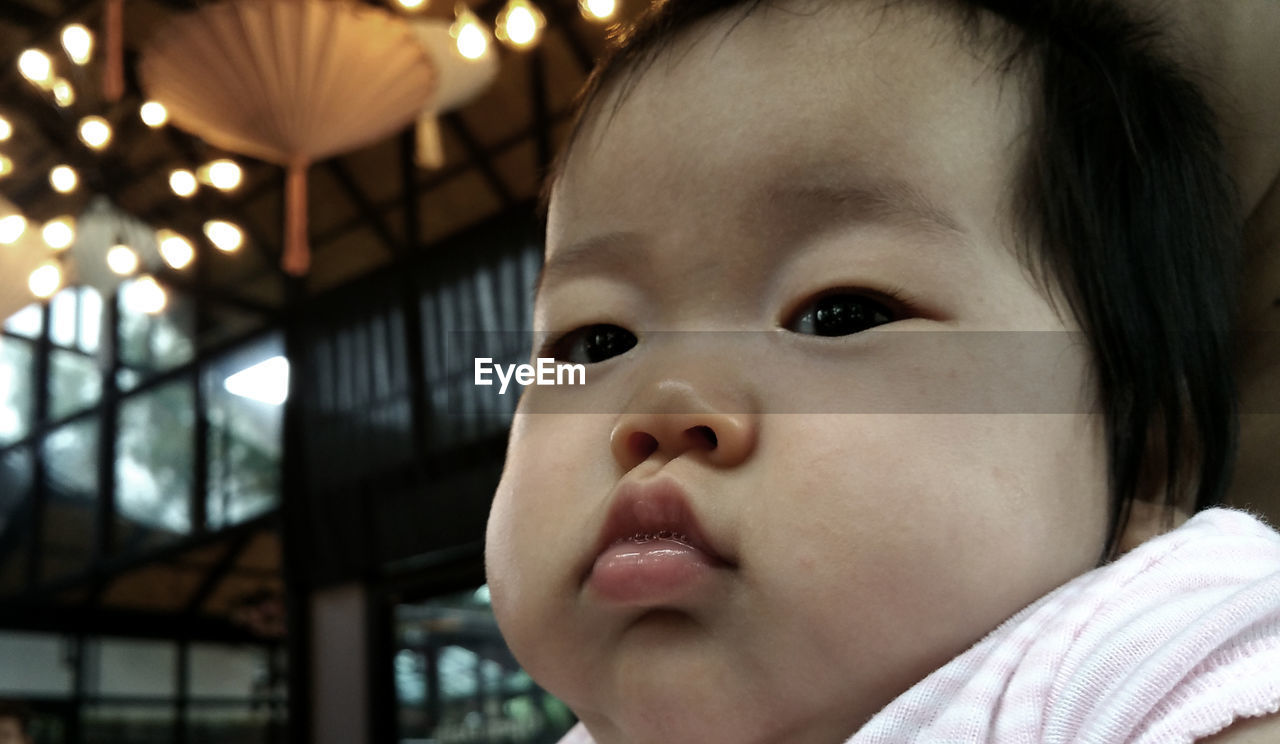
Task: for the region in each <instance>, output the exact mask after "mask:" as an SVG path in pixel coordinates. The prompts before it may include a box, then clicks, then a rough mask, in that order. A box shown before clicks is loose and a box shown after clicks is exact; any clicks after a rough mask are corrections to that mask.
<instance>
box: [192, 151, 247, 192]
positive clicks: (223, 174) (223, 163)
mask: <svg viewBox="0 0 1280 744" xmlns="http://www.w3.org/2000/svg"><path fill="white" fill-rule="evenodd" d="M243 177H244V174H243V173H242V172H241V170H240V166H239V165H236V162H235V161H234V160H227V159H226V158H223V159H220V160H214V161H212V162H209V163H205V164H204V165H202V166H200V168H199V170H197V171H196V178H198V179H200V181H201V182H202V183H207V184H209V185H210V186H212V187H214V188H215V189H218V190H220V191H234V190H235V189H236V188H237V187H239V186H240V181H241V179H242V178H243Z"/></svg>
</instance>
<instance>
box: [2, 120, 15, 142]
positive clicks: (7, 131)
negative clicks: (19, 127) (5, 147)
mask: <svg viewBox="0 0 1280 744" xmlns="http://www.w3.org/2000/svg"><path fill="white" fill-rule="evenodd" d="M12 136H13V125H12V124H10V123H9V120H8V119H6V118H4V117H3V116H0V142H5V141H7V140H8V139H9V138H10V137H12Z"/></svg>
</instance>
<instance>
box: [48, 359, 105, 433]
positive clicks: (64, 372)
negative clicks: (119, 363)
mask: <svg viewBox="0 0 1280 744" xmlns="http://www.w3.org/2000/svg"><path fill="white" fill-rule="evenodd" d="M51 353H52V356H50V358H49V363H50V379H49V415H50V416H51V417H52V418H54V419H59V418H62V417H63V416H67V415H70V414H72V413H75V412H76V411H82V410H84V409H85V408H88V407H89V406H92V405H94V404H95V403H97V402H98V401H99V400H100V399H101V398H102V372H101V371H100V370H99V369H98V363H97V361H96V360H94V359H93V357H87V356H85V355H83V354H81V353H79V352H76V351H64V350H62V349H57V348H55V349H53V351H52V352H51Z"/></svg>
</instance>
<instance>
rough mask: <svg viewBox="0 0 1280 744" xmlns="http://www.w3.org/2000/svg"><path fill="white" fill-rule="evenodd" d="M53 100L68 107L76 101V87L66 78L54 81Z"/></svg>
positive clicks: (63, 106)
mask: <svg viewBox="0 0 1280 744" xmlns="http://www.w3.org/2000/svg"><path fill="white" fill-rule="evenodd" d="M53 102H54V103H56V104H58V105H59V106H61V107H62V108H66V107H68V106H70V105H71V104H73V103H75V102H76V89H75V88H72V87H71V83H69V82H67V81H66V80H65V79H64V78H58V79H57V80H54V81H53Z"/></svg>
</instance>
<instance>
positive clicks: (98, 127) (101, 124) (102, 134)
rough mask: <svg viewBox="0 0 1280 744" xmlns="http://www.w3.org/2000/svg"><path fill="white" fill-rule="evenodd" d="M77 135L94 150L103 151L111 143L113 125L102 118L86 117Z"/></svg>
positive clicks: (82, 120)
mask: <svg viewBox="0 0 1280 744" xmlns="http://www.w3.org/2000/svg"><path fill="white" fill-rule="evenodd" d="M77 133H78V134H79V135H80V141H81V142H83V143H85V145H87V146H88V147H89V148H90V149H93V150H101V149H102V148H104V147H106V146H107V144H108V143H110V142H111V125H110V124H109V123H107V120H106V119H104V118H102V117H101V116H86V117H84V118H83V119H81V120H80V128H79V130H78V132H77Z"/></svg>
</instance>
